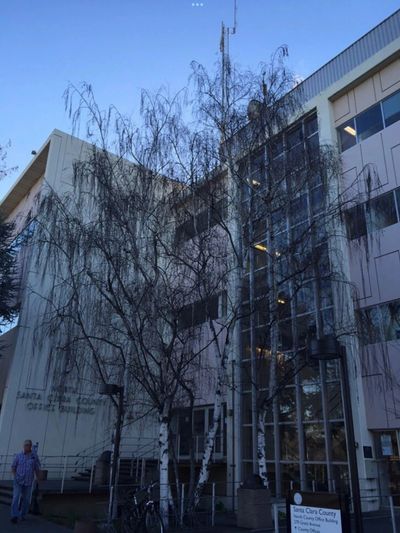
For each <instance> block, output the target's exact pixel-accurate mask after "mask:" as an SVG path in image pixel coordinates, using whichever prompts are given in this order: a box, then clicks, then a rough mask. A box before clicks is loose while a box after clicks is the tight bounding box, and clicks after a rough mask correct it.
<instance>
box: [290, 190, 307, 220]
mask: <svg viewBox="0 0 400 533" xmlns="http://www.w3.org/2000/svg"><path fill="white" fill-rule="evenodd" d="M290 211H291V213H290V214H291V215H292V224H298V223H299V222H303V220H306V219H307V218H308V197H307V195H306V194H302V195H301V196H298V197H297V198H295V199H294V200H292V202H291V206H290Z"/></svg>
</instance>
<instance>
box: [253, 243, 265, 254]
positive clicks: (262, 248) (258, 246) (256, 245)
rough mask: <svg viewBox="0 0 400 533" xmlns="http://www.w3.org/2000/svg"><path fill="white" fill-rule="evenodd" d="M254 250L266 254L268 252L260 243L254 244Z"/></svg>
mask: <svg viewBox="0 0 400 533" xmlns="http://www.w3.org/2000/svg"><path fill="white" fill-rule="evenodd" d="M254 248H256V249H257V250H260V252H266V251H267V250H268V248H267V247H266V246H265V244H263V243H262V242H259V243H257V244H255V245H254Z"/></svg>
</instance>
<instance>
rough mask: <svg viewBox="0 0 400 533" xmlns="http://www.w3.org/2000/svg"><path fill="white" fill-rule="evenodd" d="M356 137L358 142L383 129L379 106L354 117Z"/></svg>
mask: <svg viewBox="0 0 400 533" xmlns="http://www.w3.org/2000/svg"><path fill="white" fill-rule="evenodd" d="M356 124H357V136H358V140H359V141H363V140H364V139H367V138H368V137H371V135H373V134H374V133H377V132H378V131H381V130H382V129H383V121H382V111H381V106H380V104H377V105H374V106H372V107H370V108H369V109H367V110H366V111H364V112H363V113H360V114H359V115H358V116H357V117H356Z"/></svg>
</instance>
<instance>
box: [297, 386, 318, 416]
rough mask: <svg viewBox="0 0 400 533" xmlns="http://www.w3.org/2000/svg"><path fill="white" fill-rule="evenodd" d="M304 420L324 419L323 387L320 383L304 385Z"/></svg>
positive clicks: (302, 399)
mask: <svg viewBox="0 0 400 533" xmlns="http://www.w3.org/2000/svg"><path fill="white" fill-rule="evenodd" d="M301 401H302V408H303V420H322V419H323V414H322V397H321V387H320V385H319V384H318V383H311V384H309V385H303V387H302V398H301Z"/></svg>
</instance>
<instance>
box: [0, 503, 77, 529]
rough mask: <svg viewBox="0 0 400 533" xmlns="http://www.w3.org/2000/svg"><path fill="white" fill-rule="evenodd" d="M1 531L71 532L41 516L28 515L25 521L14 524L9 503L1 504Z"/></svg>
mask: <svg viewBox="0 0 400 533" xmlns="http://www.w3.org/2000/svg"><path fill="white" fill-rule="evenodd" d="M0 531H1V533H19V532H20V531H22V532H29V533H71V530H70V529H67V528H65V527H62V526H58V525H57V524H53V523H52V522H48V521H47V520H44V519H43V518H41V517H39V516H32V515H28V517H27V519H26V521H25V522H18V524H12V523H11V522H10V508H9V507H8V506H7V505H2V504H0Z"/></svg>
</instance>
